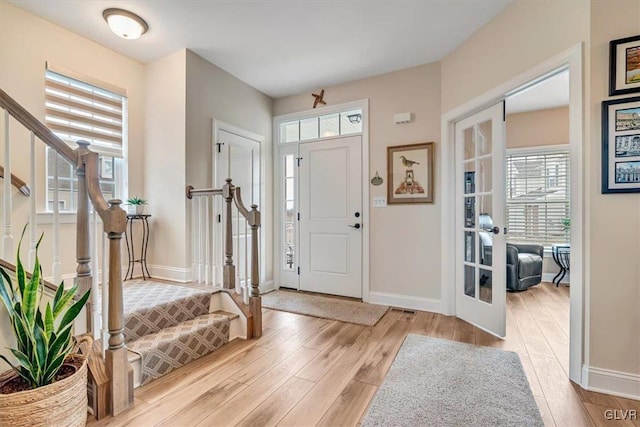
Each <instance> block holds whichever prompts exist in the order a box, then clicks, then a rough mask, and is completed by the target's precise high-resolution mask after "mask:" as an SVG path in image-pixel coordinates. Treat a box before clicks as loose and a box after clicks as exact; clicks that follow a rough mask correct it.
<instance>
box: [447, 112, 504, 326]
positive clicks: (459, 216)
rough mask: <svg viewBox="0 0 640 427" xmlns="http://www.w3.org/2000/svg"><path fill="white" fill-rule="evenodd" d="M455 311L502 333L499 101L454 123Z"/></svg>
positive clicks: (501, 125) (501, 124) (501, 135)
mask: <svg viewBox="0 0 640 427" xmlns="http://www.w3.org/2000/svg"><path fill="white" fill-rule="evenodd" d="M455 131H456V146H455V151H456V236H455V239H456V241H455V242H456V314H457V316H458V317H460V318H461V319H464V320H466V321H468V322H470V323H472V324H474V325H476V326H478V327H479V328H481V329H484V330H486V331H487V332H490V333H492V334H494V335H497V336H499V337H504V336H505V335H506V244H505V235H504V233H505V231H506V230H505V229H504V225H505V219H504V198H505V177H504V162H505V159H504V150H505V133H504V120H503V103H500V104H496V105H494V106H493V107H489V108H487V109H486V110H483V111H481V112H479V113H476V114H474V115H473V116H471V117H469V118H467V119H464V120H462V121H460V122H458V123H456V127H455Z"/></svg>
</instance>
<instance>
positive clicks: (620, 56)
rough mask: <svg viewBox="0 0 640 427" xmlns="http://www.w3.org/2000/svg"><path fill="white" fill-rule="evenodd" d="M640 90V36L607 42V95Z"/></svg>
mask: <svg viewBox="0 0 640 427" xmlns="http://www.w3.org/2000/svg"><path fill="white" fill-rule="evenodd" d="M634 92H640V36H633V37H627V38H624V39H618V40H612V41H611V42H609V95H611V96H613V95H625V94H628V93H634Z"/></svg>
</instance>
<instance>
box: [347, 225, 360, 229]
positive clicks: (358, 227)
mask: <svg viewBox="0 0 640 427" xmlns="http://www.w3.org/2000/svg"><path fill="white" fill-rule="evenodd" d="M349 227H351V228H355V229H356V230H358V229H360V227H361V225H360V224H353V225H350V226H349Z"/></svg>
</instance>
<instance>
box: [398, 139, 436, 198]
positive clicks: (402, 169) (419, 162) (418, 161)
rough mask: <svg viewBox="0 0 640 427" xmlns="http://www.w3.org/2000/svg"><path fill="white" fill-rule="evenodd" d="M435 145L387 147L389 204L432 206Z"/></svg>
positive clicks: (421, 144) (424, 143)
mask: <svg viewBox="0 0 640 427" xmlns="http://www.w3.org/2000/svg"><path fill="white" fill-rule="evenodd" d="M434 156H435V143H434V142H422V143H418V144H408V145H393V146H389V147H387V203H388V204H419V203H433V200H434V194H433V188H434V186H433V177H434Z"/></svg>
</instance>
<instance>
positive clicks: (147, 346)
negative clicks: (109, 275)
mask: <svg viewBox="0 0 640 427" xmlns="http://www.w3.org/2000/svg"><path fill="white" fill-rule="evenodd" d="M123 291H124V295H123V296H124V317H125V319H124V320H125V332H124V334H125V342H126V345H127V348H128V349H129V350H131V351H132V352H134V353H137V354H138V355H139V356H140V358H141V365H142V372H141V377H142V378H141V385H144V384H146V383H148V382H149V381H151V380H153V379H156V378H159V377H161V376H163V375H165V374H167V373H169V372H171V371H173V370H174V369H177V368H179V367H181V366H184V365H186V364H187V363H189V362H192V361H193V360H196V359H198V358H200V357H202V356H204V355H206V354H209V353H211V352H213V351H215V350H217V349H218V348H220V347H222V346H223V345H224V344H226V343H228V342H229V331H230V322H231V320H232V319H233V317H232V316H229V315H226V314H218V313H209V305H210V301H211V292H210V291H204V290H198V289H192V288H187V287H184V286H176V285H170V284H165V283H154V282H148V281H147V282H141V281H132V282H127V283H125V286H124V289H123Z"/></svg>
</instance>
